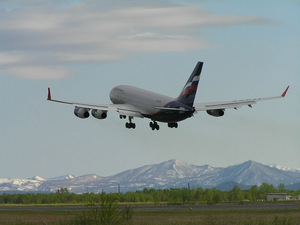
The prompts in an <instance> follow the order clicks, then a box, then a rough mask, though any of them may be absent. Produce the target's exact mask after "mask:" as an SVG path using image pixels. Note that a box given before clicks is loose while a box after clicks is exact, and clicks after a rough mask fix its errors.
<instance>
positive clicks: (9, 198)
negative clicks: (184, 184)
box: [0, 183, 300, 204]
mask: <svg viewBox="0 0 300 225" xmlns="http://www.w3.org/2000/svg"><path fill="white" fill-rule="evenodd" d="M278 192H280V193H288V194H289V195H290V196H291V197H292V198H295V199H297V198H298V197H299V196H300V189H299V190H297V191H292V190H286V189H285V187H284V185H283V184H280V185H278V187H277V188H275V187H274V186H273V185H272V184H267V183H263V184H262V185H261V186H256V185H253V186H252V187H251V188H250V189H246V190H244V189H241V188H240V187H239V186H237V185H235V186H234V187H233V188H232V190H230V191H221V190H218V189H216V188H212V189H209V188H206V189H203V188H201V187H199V188H192V189H190V188H170V189H159V190H156V189H147V188H145V189H143V190H142V191H136V192H127V193H118V194H117V195H116V193H111V194H106V195H108V196H109V195H116V196H117V200H118V202H154V203H155V204H159V203H161V202H165V203H167V204H196V203H207V204H215V203H218V202H241V201H262V200H266V197H267V193H278ZM102 194H103V193H83V194H75V193H71V192H69V190H68V189H67V188H61V189H60V190H57V191H56V192H55V193H26V194H24V193H22V194H2V195H0V204H59V203H66V204H68V203H69V204H73V203H84V204H85V203H91V202H94V203H99V202H101V195H102Z"/></svg>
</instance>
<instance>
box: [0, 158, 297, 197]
mask: <svg viewBox="0 0 300 225" xmlns="http://www.w3.org/2000/svg"><path fill="white" fill-rule="evenodd" d="M262 183H268V184H273V185H274V186H277V185H278V184H280V183H282V184H284V185H285V187H286V188H288V187H291V188H292V189H299V188H300V169H290V168H286V167H282V166H276V165H263V164H260V163H257V162H255V161H247V162H244V163H241V164H238V165H233V166H228V167H226V168H221V167H212V166H209V165H204V166H196V165H192V164H189V163H186V162H183V161H179V160H169V161H166V162H162V163H160V164H154V165H146V166H143V167H140V168H136V169H131V170H127V171H124V172H122V173H119V174H116V175H113V176H108V177H101V176H98V175H95V174H89V175H83V176H78V177H75V176H73V175H64V176H60V177H56V178H49V179H44V178H41V177H39V176H35V177H33V178H30V179H16V178H4V179H0V193H12V192H55V191H57V190H58V189H61V188H68V189H69V191H70V192H74V193H85V192H95V193H98V192H101V191H102V190H104V191H105V192H118V191H119V190H120V191H121V192H128V191H136V190H142V189H144V188H148V189H149V188H154V189H164V188H182V187H188V186H189V187H191V188H193V187H203V188H212V187H216V188H218V189H220V190H231V189H232V187H233V186H234V185H239V186H240V187H241V188H247V187H251V186H252V185H258V186H259V185H261V184H262Z"/></svg>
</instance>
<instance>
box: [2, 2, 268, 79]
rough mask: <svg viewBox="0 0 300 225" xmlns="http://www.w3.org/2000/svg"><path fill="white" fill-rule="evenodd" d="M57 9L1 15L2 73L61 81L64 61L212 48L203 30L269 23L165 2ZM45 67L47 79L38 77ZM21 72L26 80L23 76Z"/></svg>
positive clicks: (38, 8)
mask: <svg viewBox="0 0 300 225" xmlns="http://www.w3.org/2000/svg"><path fill="white" fill-rule="evenodd" d="M15 2H16V3H18V1H15ZM19 4H20V3H19ZM56 4H59V5H55V4H50V3H49V2H48V4H42V3H41V2H40V1H39V2H38V5H34V1H30V5H29V6H26V7H25V6H24V5H23V4H22V5H20V7H14V8H13V9H12V10H6V11H4V12H1V14H0V32H1V36H0V42H1V43H5V44H4V46H3V47H0V50H1V51H3V52H6V53H4V54H0V64H2V65H4V64H5V65H6V68H4V71H6V72H7V73H9V74H11V75H16V76H18V77H23V78H30V79H44V78H45V77H47V78H46V79H49V77H51V76H52V77H53V78H54V79H58V78H63V77H66V76H67V75H69V73H70V71H71V70H70V69H64V68H63V67H58V66H57V65H62V64H63V63H65V62H76V63H78V62H81V63H85V62H103V61H113V60H121V59H124V58H126V57H129V56H132V55H134V54H136V53H141V52H184V51H190V50H194V49H201V48H209V47H212V44H210V43H208V42H207V41H205V40H204V39H202V38H201V37H199V34H200V32H201V31H202V29H203V28H205V27H218V26H232V25H240V24H244V25H249V24H266V23H268V22H269V21H268V20H266V19H264V18H261V17H257V16H237V15H220V14H218V15H216V14H213V13H212V12H210V11H207V10H204V9H202V8H200V7H198V6H193V5H178V4H175V3H169V4H166V2H163V3H162V4H161V5H160V6H159V3H158V2H155V6H150V5H149V4H148V5H146V4H144V5H143V3H140V4H141V5H139V6H132V4H131V5H130V6H126V5H124V4H123V7H119V6H116V5H112V4H111V3H110V4H111V5H110V6H109V7H107V2H106V1H97V2H94V1H85V2H82V3H76V4H71V2H69V1H61V2H60V1H57V2H56ZM62 4H63V7H62ZM136 4H138V3H136ZM7 52H14V53H13V54H11V53H7ZM24 56H26V57H24ZM28 59H30V60H28ZM20 68H23V70H22V69H20ZM42 68H44V69H45V71H44V73H43V74H46V75H38V72H41V71H39V70H41V69H42ZM27 70H28V71H27ZM22 71H23V72H26V73H27V74H28V75H24V76H22ZM29 71H30V72H31V74H36V75H29V73H28V72H29ZM50 71H52V72H54V73H57V74H54V73H52V72H50ZM51 73H52V75H51Z"/></svg>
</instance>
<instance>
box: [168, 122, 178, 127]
mask: <svg viewBox="0 0 300 225" xmlns="http://www.w3.org/2000/svg"><path fill="white" fill-rule="evenodd" d="M168 127H170V128H177V127H178V123H168Z"/></svg>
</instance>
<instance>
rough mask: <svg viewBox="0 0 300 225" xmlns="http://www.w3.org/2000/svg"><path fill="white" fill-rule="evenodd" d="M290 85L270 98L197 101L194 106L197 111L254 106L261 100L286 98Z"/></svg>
mask: <svg viewBox="0 0 300 225" xmlns="http://www.w3.org/2000/svg"><path fill="white" fill-rule="evenodd" d="M289 87H290V86H288V87H287V88H286V89H285V91H284V92H283V93H282V94H281V95H280V96H275V97H268V98H254V99H245V100H234V101H225V102H210V103H195V104H194V107H195V110H196V111H206V110H218V109H223V110H224V109H230V108H231V109H237V108H240V107H242V106H245V105H248V106H249V107H252V105H253V104H256V103H257V102H259V101H265V100H272V99H277V98H284V96H285V95H286V93H287V91H288V89H289Z"/></svg>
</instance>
